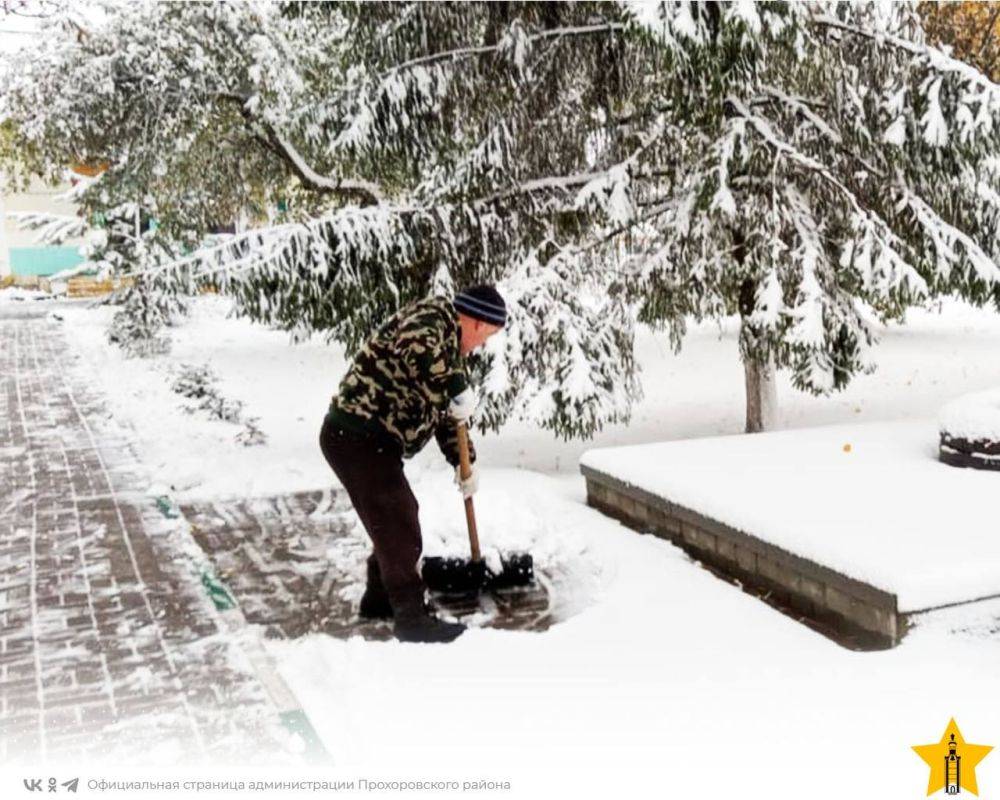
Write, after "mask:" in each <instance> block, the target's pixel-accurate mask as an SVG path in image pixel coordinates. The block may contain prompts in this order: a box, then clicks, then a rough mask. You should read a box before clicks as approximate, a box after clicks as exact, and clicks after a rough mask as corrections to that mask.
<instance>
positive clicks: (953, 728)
mask: <svg viewBox="0 0 1000 800" xmlns="http://www.w3.org/2000/svg"><path fill="white" fill-rule="evenodd" d="M992 749H993V747H992V746H991V745H986V744H969V743H968V742H967V741H965V739H964V738H962V732H961V731H960V730H959V729H958V725H957V724H955V720H954V719H952V720H951V721H950V722H949V723H948V727H947V728H945V729H944V735H943V736H942V737H941V741H940V742H937V743H936V744H915V745H913V750H914V751H915V752H916V754H917V755H918V756H920V757H921V758H922V759H923V760H924V761H926V762H927V766H929V767H930V768H931V774H930V778H929V779H928V781H927V794H928V795H932V794H934V792H938V791H941V790H942V789H944V793H945V794H958V793H959V792H962V791H966V792H971V793H972V794H974V795H976V796H977V797H978V796H979V785H978V784H977V783H976V765H977V764H978V763H979V762H980V761H982V760H983V759H984V758H986V754H987V753H989V752H990V750H992Z"/></svg>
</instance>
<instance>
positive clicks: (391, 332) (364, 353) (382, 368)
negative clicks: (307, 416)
mask: <svg viewBox="0 0 1000 800" xmlns="http://www.w3.org/2000/svg"><path fill="white" fill-rule="evenodd" d="M460 342H461V328H460V327H459V324H458V314H457V313H456V312H455V309H454V307H453V306H452V304H451V301H450V300H448V299H446V298H443V297H433V298H429V299H427V300H420V301H417V302H415V303H411V304H410V305H408V306H405V307H404V308H402V309H400V310H399V311H397V312H396V313H395V314H394V315H393V316H392V317H390V318H389V319H388V320H387V321H386V322H385V323H384V324H383V325H382V326H381V327H380V328H379V329H378V331H376V333H375V335H374V336H372V337H371V339H369V340H368V342H367V344H365V346H364V347H362V348H361V350H360V351H358V353H357V355H356V356H355V357H354V362H353V363H352V364H351V366H350V367H349V368H348V370H347V374H346V375H345V376H344V379H343V380H342V381H341V383H340V388H339V390H338V394H337V395H336V396H334V398H333V400H332V402H331V404H330V410H331V412H332V413H333V414H334V415H335V417H336V419H337V422H338V423H340V424H341V426H343V427H346V428H349V429H353V430H360V431H367V432H370V433H374V434H381V435H384V434H388V435H389V436H390V437H392V439H394V440H395V441H397V442H398V443H399V444H400V445H401V447H402V449H403V455H404V456H406V457H409V456H412V455H414V454H416V453H417V452H419V451H420V450H421V449H422V448H423V447H424V445H425V444H427V441H428V440H429V439H430V437H431V435H432V434H433V435H434V437H435V438H436V439H437V441H438V445H439V446H440V448H441V452H442V453H444V456H445V458H446V459H448V462H449V463H450V464H452V465H457V464H458V442H457V438H456V434H455V422H454V420H453V419H452V418H451V416H450V415H449V413H448V404H449V402H450V401H451V399H452V398H453V397H455V396H456V395H457V394H459V393H461V392H462V391H464V390H465V388H466V387H467V386H468V378H467V377H466V374H465V365H464V363H463V360H462V355H461V351H460V350H459V344H460ZM469 455H470V457H471V458H472V459H473V460H474V459H475V451H474V450H473V448H472V444H471V442H470V443H469Z"/></svg>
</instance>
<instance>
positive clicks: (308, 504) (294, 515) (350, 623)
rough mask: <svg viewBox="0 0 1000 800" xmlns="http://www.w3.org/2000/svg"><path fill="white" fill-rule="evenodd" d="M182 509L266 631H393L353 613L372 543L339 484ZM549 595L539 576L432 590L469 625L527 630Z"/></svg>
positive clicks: (537, 621) (542, 617)
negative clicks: (463, 590) (470, 589)
mask: <svg viewBox="0 0 1000 800" xmlns="http://www.w3.org/2000/svg"><path fill="white" fill-rule="evenodd" d="M181 511H182V512H183V514H184V517H185V518H186V519H187V520H188V521H189V522H190V523H191V525H192V529H193V533H194V537H195V539H196V540H197V542H198V544H199V545H200V546H201V548H202V549H203V550H204V552H205V553H206V554H207V555H208V556H209V558H210V559H211V560H212V563H213V565H214V567H215V570H216V572H217V574H218V576H219V578H221V579H222V580H223V581H224V582H225V584H226V586H227V587H228V589H229V590H230V591H231V592H232V593H233V595H234V596H235V598H236V601H237V602H238V603H239V605H240V609H241V610H242V612H243V614H244V616H245V617H246V619H247V621H248V622H250V623H252V624H258V625H263V626H264V627H265V629H266V633H267V635H268V636H269V637H275V638H287V639H294V638H297V637H300V636H303V635H305V634H308V633H314V632H322V633H326V634H329V635H331V636H337V637H341V638H346V637H348V636H355V635H360V636H363V637H364V638H366V639H376V640H379V639H388V638H390V635H391V629H390V626H389V625H388V624H387V623H385V622H378V621H375V622H371V621H362V620H359V619H358V616H357V606H358V601H359V600H360V597H361V593H362V591H363V590H364V580H365V578H364V575H365V568H364V565H365V559H366V558H367V557H368V554H369V552H371V544H370V542H369V541H368V538H367V536H366V535H365V533H364V531H363V530H362V529H361V527H360V523H359V522H358V521H357V518H356V516H355V515H354V512H353V511H352V510H351V507H350V503H349V501H348V500H347V498H346V495H344V493H343V492H340V491H338V490H328V491H314V492H302V493H297V494H291V495H286V496H281V497H271V498H251V499H232V500H213V501H207V502H203V503H191V504H185V505H182V506H181ZM551 600H552V593H551V592H550V589H549V583H548V581H547V580H546V578H545V576H544V575H542V576H539V578H538V579H537V580H536V582H535V584H534V585H533V586H531V587H527V588H524V589H518V590H511V591H504V592H495V593H490V594H485V595H483V596H481V597H479V598H473V599H468V598H461V597H450V596H445V595H436V596H435V597H434V602H435V604H436V605H437V606H438V607H439V608H440V609H442V610H443V611H444V612H445V613H447V614H450V615H451V616H454V617H458V618H460V619H463V618H464V619H465V620H466V621H467V622H469V623H470V624H474V625H478V626H481V627H490V628H502V629H506V630H528V631H542V630H545V629H547V628H548V627H549V626H550V625H552V624H553V622H555V618H554V614H553V611H552V608H553V604H552V602H551Z"/></svg>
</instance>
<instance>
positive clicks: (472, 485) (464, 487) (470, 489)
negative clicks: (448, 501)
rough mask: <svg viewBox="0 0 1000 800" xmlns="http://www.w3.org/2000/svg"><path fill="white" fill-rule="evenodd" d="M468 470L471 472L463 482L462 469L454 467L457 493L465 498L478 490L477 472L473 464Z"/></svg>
mask: <svg viewBox="0 0 1000 800" xmlns="http://www.w3.org/2000/svg"><path fill="white" fill-rule="evenodd" d="M470 469H471V470H472V471H471V472H470V473H469V477H468V478H466V479H465V480H464V481H463V480H462V468H461V467H455V485H456V486H458V491H460V492H461V493H462V497H465V498H469V497H472V495H474V494H475V493H476V491H477V490H478V489H479V470H477V469H476V465H475V464H472V465H470Z"/></svg>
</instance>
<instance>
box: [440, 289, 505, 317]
mask: <svg viewBox="0 0 1000 800" xmlns="http://www.w3.org/2000/svg"><path fill="white" fill-rule="evenodd" d="M452 302H453V303H454V304H455V308H456V309H457V310H458V311H461V312H462V313H463V314H465V315H467V316H470V317H472V318H473V319H478V320H482V321H483V322H489V323H490V324H491V325H499V326H500V327H501V328H502V327H503V326H504V324H506V322H507V304H506V303H504V301H503V298H502V297H501V296H500V292H498V291H497V290H496V289H494V288H493V287H492V286H490V285H488V284H482V285H480V286H471V287H469V288H468V289H463V290H462V291H461V292H459V293H458V294H456V295H455V299H454V300H453V301H452Z"/></svg>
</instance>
